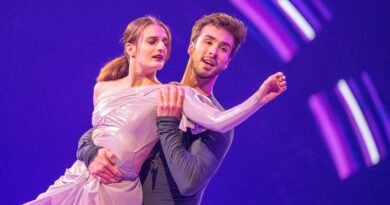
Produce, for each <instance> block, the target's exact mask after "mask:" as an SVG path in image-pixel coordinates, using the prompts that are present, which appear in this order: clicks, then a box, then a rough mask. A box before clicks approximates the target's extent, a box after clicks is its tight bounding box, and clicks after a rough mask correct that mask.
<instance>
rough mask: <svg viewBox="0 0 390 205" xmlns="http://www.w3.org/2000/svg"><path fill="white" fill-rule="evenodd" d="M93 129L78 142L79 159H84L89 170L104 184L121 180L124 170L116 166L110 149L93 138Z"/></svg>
mask: <svg viewBox="0 0 390 205" xmlns="http://www.w3.org/2000/svg"><path fill="white" fill-rule="evenodd" d="M92 131H93V129H90V130H88V131H87V132H85V133H84V134H83V135H82V136H81V138H80V140H79V143H78V148H77V159H79V160H80V161H83V162H84V163H85V165H86V166H87V167H88V171H89V172H90V173H91V174H92V176H94V177H95V178H97V179H98V180H99V181H100V182H102V183H104V184H109V183H114V182H120V181H121V180H122V172H121V171H120V170H119V169H118V168H116V167H115V166H114V165H115V160H116V158H115V155H114V154H112V153H111V152H110V151H109V150H108V149H106V148H103V147H100V146H96V145H95V144H94V143H93V140H92Z"/></svg>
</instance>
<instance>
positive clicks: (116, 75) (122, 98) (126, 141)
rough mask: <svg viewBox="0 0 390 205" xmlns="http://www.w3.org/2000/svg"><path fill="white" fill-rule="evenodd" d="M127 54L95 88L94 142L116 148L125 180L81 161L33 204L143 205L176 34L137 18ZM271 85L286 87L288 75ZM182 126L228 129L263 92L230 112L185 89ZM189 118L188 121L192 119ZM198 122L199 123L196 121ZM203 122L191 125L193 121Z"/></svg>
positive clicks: (129, 28)
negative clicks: (106, 177)
mask: <svg viewBox="0 0 390 205" xmlns="http://www.w3.org/2000/svg"><path fill="white" fill-rule="evenodd" d="M123 44H124V53H125V54H124V55H123V56H122V57H119V58H117V59H114V60H113V61H111V62H109V63H108V64H107V65H106V66H105V67H104V68H103V69H102V71H101V73H100V75H99V77H98V83H97V84H96V86H95V90H94V106H95V109H94V112H93V117H92V124H93V126H94V132H93V140H94V143H95V144H96V145H98V146H103V147H106V148H108V149H110V150H111V151H112V152H113V154H114V155H115V156H116V157H117V163H116V166H117V167H118V168H119V169H121V170H122V172H123V173H124V180H123V181H122V182H120V183H114V184H109V185H105V184H102V183H100V182H99V181H97V180H96V179H95V178H94V177H92V176H90V175H89V173H88V170H87V168H86V167H85V165H84V163H82V162H80V161H76V162H75V163H74V164H73V166H72V167H71V168H70V169H68V170H67V171H66V173H65V174H64V175H63V176H62V177H61V178H60V179H58V180H57V181H56V182H55V184H54V185H52V186H50V187H49V189H48V190H47V191H46V192H45V193H43V194H41V195H40V196H38V199H37V200H35V201H32V202H30V203H29V204H45V203H48V204H50V203H53V204H141V203H142V189H141V184H140V181H139V178H138V173H139V170H140V168H141V166H142V164H143V162H144V161H145V159H146V157H147V155H148V154H149V152H150V151H151V149H152V147H153V145H154V144H155V143H156V142H157V140H158V136H157V130H156V105H157V98H158V97H159V95H158V94H159V90H160V89H161V88H163V87H165V85H161V84H160V82H159V81H158V79H157V78H156V72H157V71H158V70H160V69H161V68H162V67H163V65H164V63H165V62H166V60H167V59H168V57H169V54H170V51H171V47H170V46H171V36H170V32H169V29H168V28H167V27H166V26H165V25H164V24H163V23H162V22H160V21H159V20H157V19H155V18H152V17H143V18H139V19H137V20H135V21H133V22H131V23H130V24H129V25H128V26H127V28H126V30H125V32H124V36H123ZM267 86H276V89H281V90H282V91H284V90H283V89H285V87H284V86H285V82H284V79H283V76H279V78H278V80H277V79H275V80H274V82H273V83H270V84H267ZM181 91H182V92H184V93H185V96H186V97H185V100H184V104H183V114H184V115H183V118H182V120H181V122H183V125H182V128H184V129H185V128H186V127H193V132H200V131H202V130H203V128H202V127H205V128H208V129H213V130H215V131H220V132H224V131H227V130H230V129H231V128H233V127H234V126H236V125H238V124H239V123H241V122H242V121H243V120H245V119H246V118H247V117H248V116H250V115H251V114H252V113H254V112H255V111H256V110H257V109H258V108H260V107H261V106H262V105H263V104H262V103H261V100H262V99H258V96H261V95H259V93H258V92H260V91H261V88H260V89H259V91H258V92H257V93H256V94H254V95H253V96H252V97H250V98H249V99H248V100H246V101H245V102H244V103H242V104H240V105H238V106H236V107H234V108H232V109H230V110H227V111H224V112H220V111H219V110H217V109H215V108H213V107H210V106H209V105H208V104H206V103H204V101H207V98H203V97H202V96H201V95H198V94H197V93H196V91H195V90H193V89H191V88H187V87H183V88H182V90H181ZM187 117H188V119H187ZM192 122H193V123H192ZM194 124H195V125H197V126H191V125H194Z"/></svg>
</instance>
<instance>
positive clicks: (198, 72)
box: [190, 58, 219, 80]
mask: <svg viewBox="0 0 390 205" xmlns="http://www.w3.org/2000/svg"><path fill="white" fill-rule="evenodd" d="M200 62H201V61H198V63H197V64H195V62H194V60H193V59H192V58H191V60H190V66H191V69H192V70H193V72H194V73H195V74H196V77H197V78H200V79H202V80H208V79H211V78H214V77H215V76H216V75H218V74H219V73H214V72H212V73H207V72H202V69H201V68H200Z"/></svg>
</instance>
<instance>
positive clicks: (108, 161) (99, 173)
mask: <svg viewBox="0 0 390 205" xmlns="http://www.w3.org/2000/svg"><path fill="white" fill-rule="evenodd" d="M115 163H116V157H115V155H114V154H112V153H111V152H110V151H109V150H108V149H106V148H101V149H99V151H98V154H97V155H96V157H95V159H94V160H93V161H92V162H91V164H89V166H88V171H89V173H91V174H92V176H94V177H95V178H96V179H97V180H98V181H99V182H101V183H103V184H110V183H115V182H120V181H122V177H123V174H122V172H121V171H120V170H119V169H118V168H117V167H115V166H114V165H115Z"/></svg>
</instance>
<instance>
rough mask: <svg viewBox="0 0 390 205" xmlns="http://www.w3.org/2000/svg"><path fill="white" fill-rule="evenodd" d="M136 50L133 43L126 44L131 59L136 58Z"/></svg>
mask: <svg viewBox="0 0 390 205" xmlns="http://www.w3.org/2000/svg"><path fill="white" fill-rule="evenodd" d="M136 50H137V49H136V47H135V45H134V44H132V43H126V44H125V51H126V54H127V55H128V56H129V58H132V57H133V58H134V57H135V54H136Z"/></svg>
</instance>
